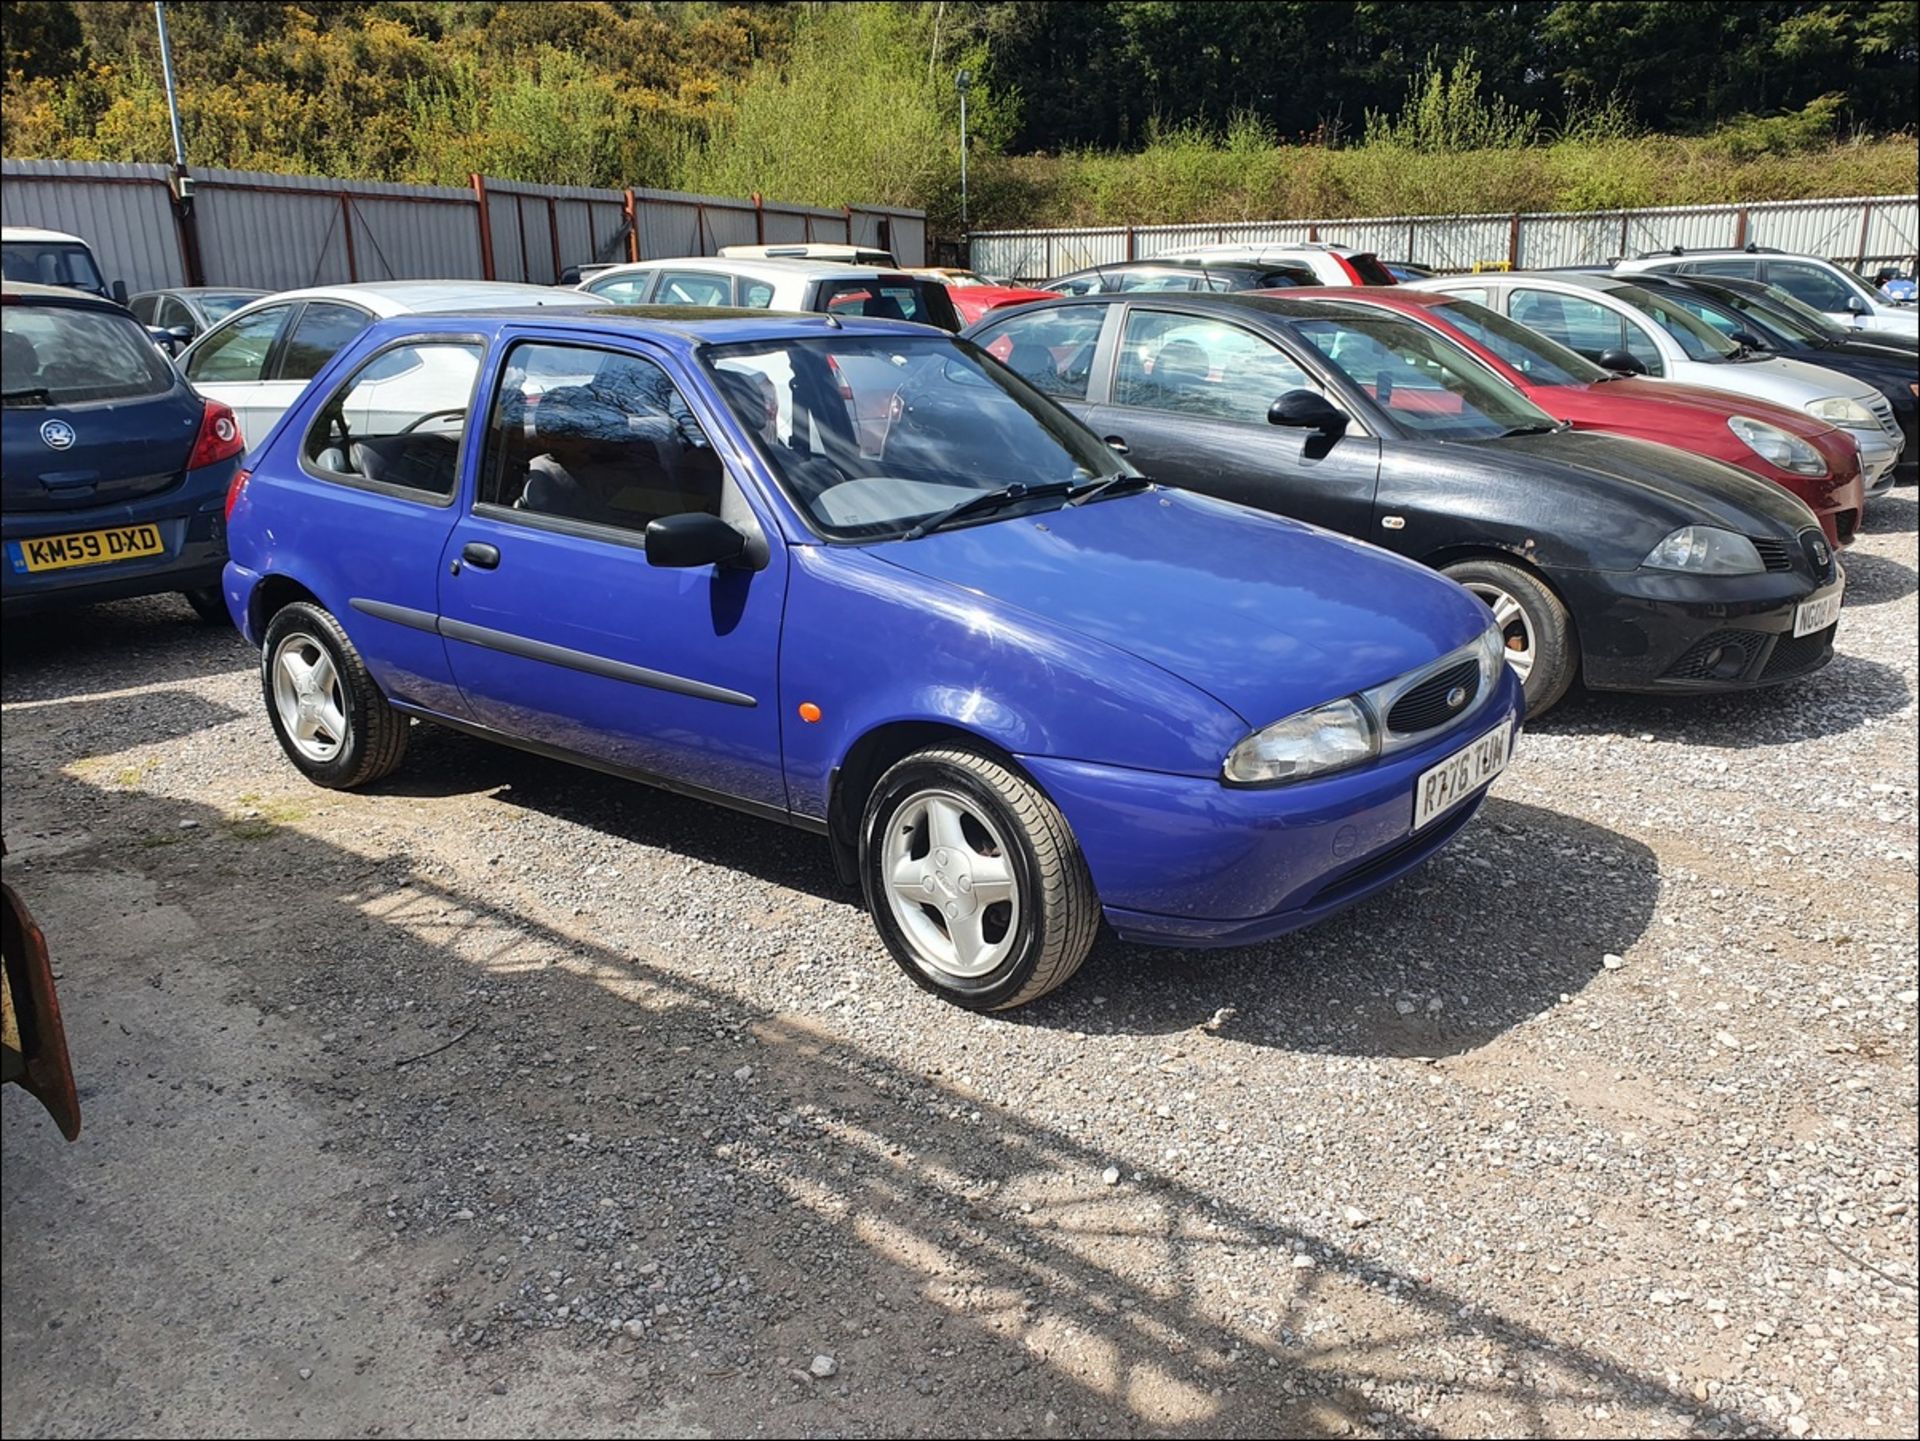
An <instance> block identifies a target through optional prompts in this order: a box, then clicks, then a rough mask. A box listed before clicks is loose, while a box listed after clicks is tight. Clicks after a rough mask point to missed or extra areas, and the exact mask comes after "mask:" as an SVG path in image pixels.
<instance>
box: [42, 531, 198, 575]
mask: <svg viewBox="0 0 1920 1441" xmlns="http://www.w3.org/2000/svg"><path fill="white" fill-rule="evenodd" d="M15 544H16V545H18V546H19V548H20V562H21V564H22V565H24V566H25V567H26V568H27V569H28V570H34V571H39V570H65V569H67V568H68V567H69V566H76V565H110V564H112V563H113V562H114V561H116V560H136V559H138V558H139V557H141V556H143V555H161V554H164V553H165V551H166V548H167V547H166V544H165V542H163V541H162V540H161V539H160V527H159V526H157V525H116V526H114V527H113V528H112V529H111V530H82V531H77V532H75V533H74V534H72V535H43V536H38V537H36V538H34V539H32V540H22V541H16V542H15Z"/></svg>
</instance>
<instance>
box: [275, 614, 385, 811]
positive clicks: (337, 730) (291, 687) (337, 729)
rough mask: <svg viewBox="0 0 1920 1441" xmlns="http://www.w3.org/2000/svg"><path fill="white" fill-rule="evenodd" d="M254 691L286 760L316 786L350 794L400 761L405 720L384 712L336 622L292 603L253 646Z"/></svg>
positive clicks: (382, 701)
mask: <svg viewBox="0 0 1920 1441" xmlns="http://www.w3.org/2000/svg"><path fill="white" fill-rule="evenodd" d="M260 689H261V693H262V695H263V696H264V698H265V700H266V705H267V717H268V719H269V720H271V721H272V723H273V733H274V734H275V735H276V736H278V737H279V738H280V748H281V749H282V750H284V751H285V752H286V753H287V759H288V760H290V761H292V762H293V763H294V765H295V766H297V767H298V768H299V770H300V771H301V773H302V774H304V775H305V776H306V778H307V779H308V780H310V781H312V782H313V783H314V784H315V785H322V786H326V787H328V788H329V789H332V790H351V789H352V788H353V787H355V786H364V785H368V784H370V783H372V782H374V781H377V780H380V779H382V778H383V777H385V776H388V775H391V774H392V773H393V771H394V769H395V768H396V767H398V766H399V764H400V762H401V761H402V760H404V759H405V758H406V754H407V728H408V724H409V722H408V720H407V717H406V716H404V715H402V714H401V713H400V712H398V711H396V710H395V709H393V707H392V706H390V705H388V704H387V698H386V697H385V696H384V695H382V694H381V693H380V688H379V687H378V686H377V685H375V684H374V682H373V677H372V676H371V675H370V674H368V672H367V667H366V663H365V662H364V661H362V660H361V659H360V652H359V651H357V650H355V649H354V646H353V642H352V641H351V640H349V639H347V633H346V632H345V631H344V630H342V629H341V628H340V622H339V621H337V620H335V619H334V618H333V616H332V615H330V614H329V613H328V612H327V611H325V610H323V609H321V608H320V607H319V606H317V605H309V604H307V603H306V602H305V601H296V602H294V603H293V604H291V605H288V606H285V607H283V608H282V609H280V610H279V611H277V612H275V614H274V617H273V619H272V621H271V622H269V623H268V625H267V635H266V639H265V640H264V641H263V642H262V643H261V646H260Z"/></svg>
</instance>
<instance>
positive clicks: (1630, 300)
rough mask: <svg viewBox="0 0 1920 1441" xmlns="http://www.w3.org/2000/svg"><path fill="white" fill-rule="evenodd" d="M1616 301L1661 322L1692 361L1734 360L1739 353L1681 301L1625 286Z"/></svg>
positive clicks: (1734, 346)
mask: <svg viewBox="0 0 1920 1441" xmlns="http://www.w3.org/2000/svg"><path fill="white" fill-rule="evenodd" d="M1613 297H1614V299H1616V300H1619V301H1621V302H1623V303H1625V304H1627V305H1631V306H1632V307H1633V308H1634V309H1635V310H1637V311H1639V312H1640V313H1641V314H1642V315H1647V316H1651V317H1652V318H1653V319H1654V320H1656V321H1658V322H1659V323H1660V328H1661V329H1662V330H1664V331H1666V332H1667V334H1668V335H1671V336H1672V337H1673V339H1674V342H1675V343H1676V344H1677V345H1678V346H1679V347H1680V348H1681V350H1683V351H1685V352H1686V356H1687V359H1689V360H1731V359H1732V358H1733V357H1734V356H1735V355H1736V354H1738V353H1739V350H1740V347H1739V346H1738V345H1735V344H1734V343H1733V342H1732V341H1731V340H1728V339H1727V338H1726V336H1724V335H1722V334H1721V333H1720V332H1719V331H1717V330H1715V329H1714V328H1713V327H1712V326H1711V325H1709V324H1707V322H1706V321H1704V320H1702V319H1701V318H1700V317H1699V316H1697V315H1695V314H1694V313H1693V312H1692V311H1690V310H1688V309H1687V308H1686V307H1685V306H1684V305H1681V304H1680V303H1679V302H1678V301H1675V300H1669V299H1667V297H1666V296H1664V295H1655V294H1654V293H1653V292H1652V291H1650V290H1642V289H1641V288H1640V287H1639V286H1637V285H1623V286H1621V287H1620V288H1619V289H1618V290H1616V291H1614V292H1613Z"/></svg>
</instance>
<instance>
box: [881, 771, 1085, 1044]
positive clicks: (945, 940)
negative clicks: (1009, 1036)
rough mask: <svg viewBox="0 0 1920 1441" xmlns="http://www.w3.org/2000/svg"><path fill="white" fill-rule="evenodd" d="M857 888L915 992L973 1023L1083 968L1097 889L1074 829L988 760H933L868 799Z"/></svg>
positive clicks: (888, 778) (1024, 782)
mask: <svg viewBox="0 0 1920 1441" xmlns="http://www.w3.org/2000/svg"><path fill="white" fill-rule="evenodd" d="M860 874H861V884H862V887H863V889H864V890H865V892H866V898H867V908H868V910H869V912H871V914H872V916H873V920H874V925H875V926H876V927H877V928H878V930H879V932H880V938H881V939H882V940H883V941H885V942H886V945H887V949H888V950H889V951H890V952H892V954H893V958H894V960H896V961H897V962H899V964H900V968H901V969H902V970H904V971H905V972H906V973H907V974H908V975H909V976H911V977H912V978H913V979H914V980H915V981H916V982H918V983H919V984H920V985H922V986H924V987H925V988H926V989H927V990H929V991H932V992H933V993H934V994H935V995H938V996H941V997H944V998H945V999H947V1000H950V1001H953V1002H955V1003H956V1004H958V1005H962V1006H966V1007H968V1008H970V1009H973V1010H1004V1009H1006V1008H1008V1007H1012V1006H1019V1005H1025V1004H1026V1003H1027V1002H1028V1001H1031V1000H1033V999H1034V998H1036V997H1038V996H1042V995H1045V994H1046V993H1047V992H1048V991H1050V990H1052V989H1053V988H1054V987H1055V986H1058V985H1060V984H1061V983H1062V982H1063V981H1065V980H1066V979H1067V978H1068V977H1069V976H1071V975H1072V974H1073V973H1074V971H1076V970H1077V969H1079V966H1080V963H1081V962H1082V961H1083V960H1085V959H1086V956H1087V952H1088V950H1089V949H1091V947H1092V945H1093V937H1094V931H1095V929H1096V927H1097V926H1098V924H1099V919H1100V907H1099V902H1098V900H1097V899H1096V897H1095V896H1094V891H1093V879H1092V877H1091V876H1090V875H1088V873H1087V864H1086V861H1085V859H1084V858H1083V857H1082V856H1081V854H1080V847H1079V845H1078V844H1077V843H1076V842H1075V841H1074V838H1073V832H1072V831H1071V830H1070V829H1068V827H1067V822H1066V819H1065V817H1063V816H1062V815H1061V814H1060V812H1059V811H1058V810H1057V809H1055V807H1054V805H1053V803H1052V802H1051V801H1049V800H1048V799H1047V798H1046V796H1045V795H1044V794H1043V793H1042V792H1041V791H1040V790H1039V788H1038V787H1036V786H1035V785H1034V784H1033V783H1032V782H1031V781H1029V780H1028V779H1027V778H1026V777H1024V776H1022V775H1020V774H1019V773H1018V772H1016V771H1014V770H1013V769H1012V768H1011V767H1009V766H1008V765H1006V764H1005V763H1004V762H1002V761H1000V760H997V759H995V758H994V757H992V756H990V755H987V754H985V753H983V752H979V751H973V750H967V749H963V748H960V747H941V748H938V749H933V750H924V751H919V752H916V753H915V754H913V755H910V756H908V757H907V758H906V759H905V760H902V761H900V762H899V763H898V764H897V765H895V766H894V767H893V768H892V769H891V770H889V771H888V772H887V773H886V774H885V775H884V776H882V777H881V778H880V783H879V784H878V785H876V786H875V787H874V789H873V794H872V795H871V796H869V797H868V800H867V806H866V815H865V820H864V824H863V825H862V827H861V846H860Z"/></svg>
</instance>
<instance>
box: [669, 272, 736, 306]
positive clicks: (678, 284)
mask: <svg viewBox="0 0 1920 1441" xmlns="http://www.w3.org/2000/svg"><path fill="white" fill-rule="evenodd" d="M653 303H654V304H655V305H732V304H733V278H732V277H731V276H727V275H710V274H707V273H706V272H704V271H699V270H663V271H661V272H660V293H659V294H658V295H656V296H654V297H653Z"/></svg>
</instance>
